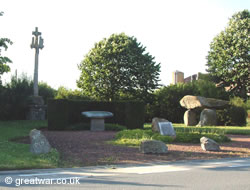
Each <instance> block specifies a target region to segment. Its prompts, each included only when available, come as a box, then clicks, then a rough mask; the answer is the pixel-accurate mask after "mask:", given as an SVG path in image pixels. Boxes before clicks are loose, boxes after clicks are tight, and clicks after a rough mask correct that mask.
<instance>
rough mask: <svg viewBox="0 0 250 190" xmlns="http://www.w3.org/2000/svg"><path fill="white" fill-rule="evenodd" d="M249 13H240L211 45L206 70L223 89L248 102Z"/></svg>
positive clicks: (249, 67) (233, 17) (249, 65)
mask: <svg viewBox="0 0 250 190" xmlns="http://www.w3.org/2000/svg"><path fill="white" fill-rule="evenodd" d="M249 36H250V13H249V11H248V10H244V11H242V12H238V13H236V14H234V15H233V16H232V18H231V19H230V20H229V23H228V26H227V27H226V28H225V30H224V31H222V32H221V33H220V34H219V35H217V36H216V37H215V38H214V39H213V41H212V43H211V44H210V51H209V53H208V56H207V60H208V62H207V66H208V69H207V71H208V72H209V73H210V74H211V75H212V76H214V77H216V78H217V82H218V81H219V82H220V84H222V85H223V86H229V87H230V90H231V91H232V92H234V93H235V94H236V95H238V96H241V97H243V98H245V99H246V97H247V93H249V90H250V89H249V87H250V84H249V81H250V76H249V70H250V38H249Z"/></svg>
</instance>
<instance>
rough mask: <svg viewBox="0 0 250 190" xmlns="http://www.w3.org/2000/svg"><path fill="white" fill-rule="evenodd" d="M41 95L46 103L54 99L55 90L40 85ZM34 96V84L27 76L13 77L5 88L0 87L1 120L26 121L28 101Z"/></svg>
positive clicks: (45, 85) (44, 84)
mask: <svg viewBox="0 0 250 190" xmlns="http://www.w3.org/2000/svg"><path fill="white" fill-rule="evenodd" d="M38 87H39V94H40V95H41V96H42V97H43V99H44V100H45V101H46V99H47V98H53V97H54V92H55V90H54V89H52V88H51V87H50V86H49V85H47V84H46V83H39V86H38ZM32 94H33V82H32V81H31V79H29V78H28V77H27V76H26V75H24V74H23V75H21V77H19V78H17V77H14V76H12V78H11V81H10V82H9V83H7V84H6V85H5V86H0V105H1V109H0V120H24V119H26V113H27V111H28V102H29V101H28V100H29V97H30V96H31V95H32Z"/></svg>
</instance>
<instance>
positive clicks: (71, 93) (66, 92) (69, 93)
mask: <svg viewBox="0 0 250 190" xmlns="http://www.w3.org/2000/svg"><path fill="white" fill-rule="evenodd" d="M55 99H73V100H90V98H89V97H87V96H85V95H84V94H83V93H82V92H81V91H79V90H71V89H67V88H65V87H63V86H60V87H59V88H58V90H57V94H56V97H55Z"/></svg>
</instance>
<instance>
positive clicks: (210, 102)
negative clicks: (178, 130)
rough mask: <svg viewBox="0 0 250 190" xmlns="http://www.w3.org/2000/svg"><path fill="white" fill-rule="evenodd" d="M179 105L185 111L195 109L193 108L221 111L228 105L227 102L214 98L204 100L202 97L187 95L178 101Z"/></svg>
mask: <svg viewBox="0 0 250 190" xmlns="http://www.w3.org/2000/svg"><path fill="white" fill-rule="evenodd" d="M180 104H181V106H182V107H184V108H187V109H195V108H201V109H204V108H213V109H222V108H225V107H226V106H227V105H228V104H229V102H228V101H225V100H219V99H214V98H205V97H202V96H191V95H187V96H184V97H183V98H182V99H181V100H180Z"/></svg>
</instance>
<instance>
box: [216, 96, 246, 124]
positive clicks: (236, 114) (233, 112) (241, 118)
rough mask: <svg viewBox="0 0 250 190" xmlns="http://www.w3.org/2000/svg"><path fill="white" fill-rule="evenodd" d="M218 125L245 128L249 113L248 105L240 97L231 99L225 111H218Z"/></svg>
mask: <svg viewBox="0 0 250 190" xmlns="http://www.w3.org/2000/svg"><path fill="white" fill-rule="evenodd" d="M216 115H217V122H218V125H227V126H245V125H246V118H247V111H246V104H245V103H244V101H243V100H242V99H241V98H239V97H234V98H231V99H230V105H229V106H227V107H226V108H225V109H223V110H217V111H216Z"/></svg>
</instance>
